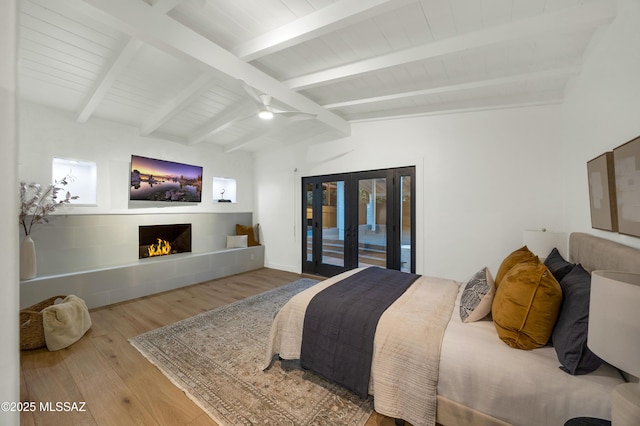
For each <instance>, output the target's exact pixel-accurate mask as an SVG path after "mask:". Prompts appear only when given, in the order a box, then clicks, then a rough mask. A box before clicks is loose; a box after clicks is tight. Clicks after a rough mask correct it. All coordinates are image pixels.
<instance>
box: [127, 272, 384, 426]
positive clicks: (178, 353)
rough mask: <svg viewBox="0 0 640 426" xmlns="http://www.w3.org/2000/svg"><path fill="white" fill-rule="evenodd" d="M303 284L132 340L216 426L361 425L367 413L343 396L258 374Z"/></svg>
mask: <svg viewBox="0 0 640 426" xmlns="http://www.w3.org/2000/svg"><path fill="white" fill-rule="evenodd" d="M315 283H316V281H314V280H310V279H306V278H305V279H301V280H298V281H295V282H293V283H291V284H288V285H285V286H283V287H279V288H277V289H274V290H270V291H267V292H265V293H262V294H259V295H256V296H252V297H249V298H247V299H244V300H241V301H238V302H235V303H233V304H230V305H227V306H223V307H221V308H218V309H214V310H212V311H209V312H205V313H203V314H200V315H197V316H195V317H192V318H188V319H186V320H183V321H180V322H177V323H175V324H171V325H168V326H166V327H162V328H159V329H156V330H153V331H150V332H148V333H145V334H142V335H140V336H136V337H134V338H132V339H130V343H131V344H132V345H133V346H134V347H135V348H137V349H138V350H139V351H140V352H141V353H142V354H143V355H144V356H145V357H146V358H147V359H148V360H149V361H151V362H152V363H153V364H155V365H156V366H157V367H158V368H159V369H160V371H162V372H163V373H164V374H165V375H166V376H167V377H168V378H169V379H170V380H171V381H172V382H173V383H174V384H175V385H176V386H178V387H179V388H180V389H182V390H183V391H184V392H185V393H186V394H187V396H188V397H189V398H191V399H192V400H193V401H194V402H195V403H196V404H197V405H198V406H200V407H201V408H202V409H203V410H204V411H205V412H207V413H208V414H209V416H211V418H212V419H213V420H214V421H215V422H217V423H218V424H220V425H221V426H227V425H229V426H230V425H234V426H235V425H300V426H302V425H304V426H306V425H318V426H321V425H327V426H328V425H331V426H333V425H354V426H355V425H364V424H365V423H366V421H367V419H368V418H369V416H370V415H371V413H372V411H373V401H372V399H371V398H369V399H366V400H363V399H360V398H358V397H357V396H356V395H354V394H353V393H351V392H349V391H347V390H346V389H344V388H342V387H340V386H337V385H335V384H332V383H329V382H327V381H326V380H324V379H322V378H320V377H318V376H316V375H314V374H312V373H310V372H307V371H304V370H301V369H300V367H299V364H298V363H297V362H295V361H280V360H275V361H274V363H273V365H272V366H271V368H269V369H267V370H266V371H262V370H260V364H261V363H262V362H263V360H264V356H265V351H266V344H267V339H268V337H269V331H270V329H271V322H272V320H273V317H274V316H275V314H276V313H277V312H278V310H279V309H280V308H281V307H282V306H283V305H284V304H285V303H286V302H287V301H288V300H289V299H290V298H291V297H292V296H293V295H295V294H297V293H299V292H300V291H302V290H304V289H306V288H308V287H310V286H311V285H313V284H315Z"/></svg>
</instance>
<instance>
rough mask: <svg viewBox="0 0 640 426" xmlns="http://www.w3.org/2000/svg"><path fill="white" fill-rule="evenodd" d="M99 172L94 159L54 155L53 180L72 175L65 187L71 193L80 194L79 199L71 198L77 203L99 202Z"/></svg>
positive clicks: (91, 204) (90, 204)
mask: <svg viewBox="0 0 640 426" xmlns="http://www.w3.org/2000/svg"><path fill="white" fill-rule="evenodd" d="M97 174H98V172H97V166H96V163H94V162H93V161H84V160H72V159H67V158H55V157H54V158H53V161H52V163H51V176H52V178H53V179H52V181H53V182H55V181H59V180H61V179H62V178H64V177H65V176H68V175H69V176H71V177H72V179H70V180H69V181H68V184H67V185H66V186H65V187H64V189H65V190H66V191H69V192H70V193H71V195H74V196H75V195H77V196H78V199H76V200H71V203H72V204H76V205H82V206H96V205H97V204H98V203H97V192H98V191H97Z"/></svg>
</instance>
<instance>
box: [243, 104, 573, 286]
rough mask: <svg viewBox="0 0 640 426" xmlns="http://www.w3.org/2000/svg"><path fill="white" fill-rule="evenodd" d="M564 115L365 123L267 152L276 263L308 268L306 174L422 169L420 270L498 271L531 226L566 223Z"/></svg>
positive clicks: (262, 190) (264, 207)
mask: <svg viewBox="0 0 640 426" xmlns="http://www.w3.org/2000/svg"><path fill="white" fill-rule="evenodd" d="M559 115H560V107H559V106H547V107H536V108H526V109H524V108H523V109H511V110H502V111H490V112H476V113H467V114H456V115H444V116H437V117H422V118H411V119H401V120H387V121H378V122H371V123H360V124H353V127H352V135H351V136H350V137H348V138H344V139H341V140H338V141H332V142H329V143H325V144H317V145H311V146H308V147H307V146H304V145H299V146H289V147H287V148H283V149H280V150H277V151H273V152H265V153H261V154H259V155H257V156H256V159H255V176H256V210H255V211H254V220H256V221H258V222H260V223H261V228H262V231H263V234H264V241H265V244H266V247H267V254H266V264H267V265H268V266H270V267H276V268H279V269H286V270H291V271H300V270H301V249H300V245H301V237H300V228H301V225H300V223H301V220H300V214H301V211H300V177H301V176H313V175H320V174H327V173H336V172H344V171H358V170H371V169H378V168H387V167H399V166H410V165H415V166H416V179H417V194H416V203H417V207H416V215H417V229H416V231H417V240H418V245H417V249H418V251H417V253H418V256H417V261H416V262H417V265H416V266H417V271H418V272H419V273H424V274H430V275H439V276H448V277H452V278H457V279H461V280H462V279H466V278H468V277H469V276H470V275H471V274H472V273H473V272H475V271H476V270H477V269H480V268H481V267H483V266H490V268H491V269H492V271H494V272H495V271H496V270H497V267H498V266H499V262H500V261H501V260H502V258H503V257H504V256H506V255H507V254H508V253H509V252H510V251H513V250H514V249H516V248H519V247H520V246H521V244H522V231H523V230H524V229H528V228H542V227H545V228H547V229H550V230H555V229H563V228H564V227H565V223H564V215H563V213H564V197H563V195H562V193H561V192H560V191H557V190H555V188H556V183H557V182H558V181H559V180H561V176H562V167H561V166H562V158H561V157H560V156H559V155H553V153H555V152H556V147H557V144H558V141H559V140H561V133H560V132H561V126H560V124H561V123H560V122H559V119H558V117H559ZM540 123H544V125H541V124H540ZM550 153H551V155H550ZM296 169H297V172H295V170H296Z"/></svg>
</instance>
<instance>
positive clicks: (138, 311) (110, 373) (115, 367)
mask: <svg viewBox="0 0 640 426" xmlns="http://www.w3.org/2000/svg"><path fill="white" fill-rule="evenodd" d="M300 277H301V276H300V275H298V274H293V273H289V272H283V271H277V270H273V269H266V268H264V269H259V270H257V271H252V272H247V273H244V274H239V275H235V276H232V277H227V278H221V279H218V280H213V281H208V282H206V283H202V284H197V285H193V286H189V287H184V288H181V289H178V290H173V291H169V292H165V293H160V294H157V295H153V296H147V297H143V298H140V299H136V300H132V301H128V302H123V303H119V304H116V305H111V306H107V307H103V308H98V309H94V310H92V311H91V320H92V323H93V326H92V327H91V329H90V330H89V331H88V332H87V334H86V335H85V336H84V337H83V338H82V339H81V340H80V341H78V342H77V343H75V344H74V345H72V346H70V347H69V348H66V349H63V350H60V351H56V352H49V351H48V350H47V349H46V348H44V349H37V350H33V351H22V352H21V356H20V360H21V369H20V379H21V386H20V394H21V395H20V399H21V401H23V402H25V401H33V402H35V403H36V404H37V406H38V408H39V406H40V404H41V403H47V402H51V403H52V406H53V407H55V406H56V405H55V404H56V403H63V405H62V408H63V409H64V408H69V409H74V408H77V409H80V408H84V410H85V411H69V412H65V411H61V412H55V411H40V410H39V409H38V410H36V411H35V412H23V413H22V414H21V418H20V420H21V422H20V423H21V425H46V426H54V425H65V426H66V425H118V426H120V425H171V426H179V425H194V426H195V425H216V423H215V422H213V421H212V420H211V419H210V418H209V416H207V414H205V413H204V412H203V411H202V410H201V409H200V408H199V407H198V406H197V405H196V404H194V403H193V402H192V401H191V400H190V399H189V398H188V397H187V396H186V395H185V394H184V393H183V392H182V391H180V390H179V389H178V388H177V387H176V386H174V385H173V384H172V383H171V382H170V381H169V380H168V379H167V378H166V377H165V376H164V375H163V374H162V373H161V372H160V371H159V370H158V369H157V368H156V367H154V366H153V365H152V364H151V363H149V362H148V361H147V360H146V359H145V358H144V357H143V356H142V355H141V354H140V353H139V352H138V351H137V350H136V349H135V348H133V346H131V345H130V344H129V343H128V341H127V339H129V338H131V337H134V336H137V335H138V334H141V333H144V332H146V331H149V330H153V329H155V328H158V327H162V326H165V325H168V324H171V323H174V322H176V321H179V320H182V319H185V318H188V317H191V316H193V315H196V314H199V313H201V312H205V311H208V310H211V309H214V308H217V307H219V306H223V305H225V304H228V303H231V302H234V301H236V300H240V299H243V298H245V297H248V296H251V295H254V294H258V293H262V292H263V291H267V290H270V289H272V288H275V287H279V286H281V285H284V284H287V283H289V282H291V281H295V280H296V279H299V278H300ZM82 402H84V403H86V404H85V405H84V407H81V406H80V405H81V403H82ZM64 403H68V404H67V405H66V406H65V405H64ZM73 403H76V405H75V407H74V404H73ZM393 424H394V421H393V420H392V419H390V418H388V417H384V416H382V415H379V414H377V413H375V412H374V413H373V415H372V416H371V417H370V418H369V420H368V422H367V426H373V425H380V426H391V425H393Z"/></svg>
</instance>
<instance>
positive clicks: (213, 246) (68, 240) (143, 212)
mask: <svg viewBox="0 0 640 426" xmlns="http://www.w3.org/2000/svg"><path fill="white" fill-rule="evenodd" d="M18 121H19V130H20V152H19V162H18V164H19V167H18V173H19V177H20V179H21V180H22V181H26V182H38V183H41V184H43V185H44V184H47V183H48V182H51V179H52V176H51V161H52V158H53V157H61V158H70V159H78V160H85V161H93V162H95V163H96V164H97V190H98V194H97V206H92V207H86V206H78V205H65V206H63V207H62V208H60V209H59V210H58V214H56V215H55V216H52V217H51V219H50V222H51V223H49V224H47V225H36V226H35V227H34V229H33V231H32V237H33V240H34V241H35V244H36V257H37V267H38V276H39V277H42V276H49V275H54V274H63V273H67V272H76V271H85V270H88V269H95V268H102V267H106V266H114V265H128V264H130V263H132V262H137V260H138V245H137V242H138V234H137V232H138V226H140V225H155V224H172V223H192V225H193V231H192V236H193V242H192V250H193V251H194V252H196V253H205V252H211V251H216V250H220V249H222V248H224V246H225V243H226V235H230V234H234V233H235V228H234V226H235V225H234V223H243V224H245V225H251V223H250V222H251V215H250V213H251V212H252V211H253V168H252V165H253V159H252V157H251V155H250V154H249V153H246V152H241V151H238V152H235V153H231V154H226V153H223V152H222V151H221V149H220V148H219V147H217V146H214V145H211V144H206V143H203V144H200V145H196V146H193V147H187V146H185V145H183V144H179V143H175V142H170V141H166V140H160V139H154V138H145V137H140V136H139V135H138V130H137V129H136V128H134V127H131V126H125V125H122V124H116V123H113V122H109V121H106V120H100V119H90V120H89V121H88V122H87V123H85V124H79V123H77V122H76V121H75V119H74V115H73V114H71V113H67V112H63V111H60V110H54V109H50V108H47V107H44V106H39V105H35V104H30V103H27V102H21V103H20V109H19V117H18ZM131 154H136V155H142V156H146V157H152V158H158V159H162V160H170V161H177V162H181V163H186V164H193V165H198V166H203V168H204V169H203V186H202V202H201V203H189V204H188V205H185V204H184V203H183V204H182V205H166V206H164V207H145V208H139V207H130V206H129V200H128V198H129V184H130V160H131ZM71 173H72V174H73V170H72V171H71ZM214 176H223V177H232V178H235V179H236V180H237V203H218V202H217V201H216V202H214V201H213V196H214V195H213V177H214ZM217 196H218V194H216V197H217ZM216 199H217V198H216ZM78 201H79V202H81V201H82V200H81V199H80V200H78ZM137 204H138V205H140V204H142V202H137ZM157 204H160V203H157ZM154 205H155V204H154ZM243 212H247V213H249V215H248V216H246V215H243V214H242V213H243ZM229 214H231V215H233V217H234V218H235V217H236V216H238V217H242V218H245V217H248V220H244V219H243V220H242V221H239V222H230V221H232V220H235V219H234V218H231V219H229V218H228V217H226V216H228V215H229ZM247 221H248V222H249V223H246V222H247ZM229 223H230V225H229Z"/></svg>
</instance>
